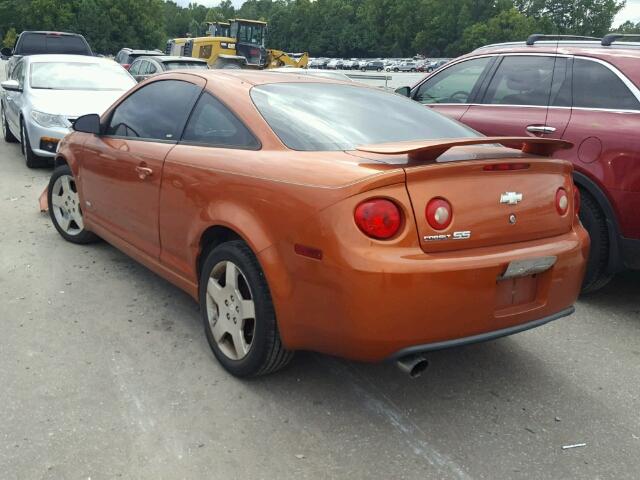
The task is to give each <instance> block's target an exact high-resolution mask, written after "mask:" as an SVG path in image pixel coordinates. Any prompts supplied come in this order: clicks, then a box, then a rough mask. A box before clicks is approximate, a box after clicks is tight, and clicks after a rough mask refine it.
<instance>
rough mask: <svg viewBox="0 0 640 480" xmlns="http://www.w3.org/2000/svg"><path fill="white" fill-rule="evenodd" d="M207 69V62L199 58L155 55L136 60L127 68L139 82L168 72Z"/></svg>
mask: <svg viewBox="0 0 640 480" xmlns="http://www.w3.org/2000/svg"><path fill="white" fill-rule="evenodd" d="M208 68H209V64H208V63H207V61H206V60H202V59H200V58H193V57H172V56H168V55H156V56H153V57H138V58H136V59H135V60H134V61H133V63H132V64H131V67H129V73H130V74H131V75H133V78H135V79H136V81H138V82H141V81H142V80H146V79H147V78H149V77H152V76H153V75H158V74H159V73H162V72H167V71H170V70H178V69H180V70H185V69H186V70H207V69H208Z"/></svg>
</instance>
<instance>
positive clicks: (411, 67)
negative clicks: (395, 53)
mask: <svg viewBox="0 0 640 480" xmlns="http://www.w3.org/2000/svg"><path fill="white" fill-rule="evenodd" d="M392 70H393V71H394V72H417V71H418V64H417V63H416V62H400V63H398V64H396V65H393V67H392Z"/></svg>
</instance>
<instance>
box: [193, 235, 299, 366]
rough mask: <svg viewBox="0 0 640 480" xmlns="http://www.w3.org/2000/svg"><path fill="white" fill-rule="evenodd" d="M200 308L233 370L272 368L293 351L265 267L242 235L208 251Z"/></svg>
mask: <svg viewBox="0 0 640 480" xmlns="http://www.w3.org/2000/svg"><path fill="white" fill-rule="evenodd" d="M200 310H201V312H202V321H203V323H204V329H205V334H206V336H207V340H208V342H209V346H210V347H211V349H212V350H213V354H214V355H215V356H216V358H217V359H218V361H219V362H220V363H221V364H222V366H223V367H224V368H225V369H226V370H227V371H228V372H229V373H231V374H232V375H236V376H238V377H251V376H257V375H264V374H267V373H272V372H275V371H276V370H279V369H281V368H282V367H284V366H285V365H286V364H287V363H289V361H290V360H291V358H292V357H293V352H291V351H288V350H286V349H285V348H284V346H283V345H282V341H281V339H280V333H279V331H278V325H277V321H276V315H275V311H274V308H273V302H272V300H271V294H270V292H269V286H268V285H267V281H266V279H265V276H264V273H263V272H262V269H261V268H260V264H259V263H258V260H257V259H256V257H255V255H254V254H253V252H252V251H251V249H250V248H249V247H248V246H247V244H246V243H244V242H243V241H241V240H234V241H231V242H227V243H223V244H221V245H220V246H218V247H216V248H214V249H213V250H212V251H211V252H210V253H209V254H208V255H207V257H206V259H205V260H204V263H203V266H202V273H201V275H200Z"/></svg>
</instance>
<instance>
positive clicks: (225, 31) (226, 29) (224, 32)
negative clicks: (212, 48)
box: [207, 22, 231, 37]
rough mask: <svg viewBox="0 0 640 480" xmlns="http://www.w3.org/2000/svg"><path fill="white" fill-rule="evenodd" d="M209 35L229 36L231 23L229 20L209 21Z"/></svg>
mask: <svg viewBox="0 0 640 480" xmlns="http://www.w3.org/2000/svg"><path fill="white" fill-rule="evenodd" d="M207 25H208V28H207V35H208V36H210V37H229V36H230V35H231V32H230V31H231V25H230V24H228V23H227V22H207Z"/></svg>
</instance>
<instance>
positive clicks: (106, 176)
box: [79, 77, 203, 258]
mask: <svg viewBox="0 0 640 480" xmlns="http://www.w3.org/2000/svg"><path fill="white" fill-rule="evenodd" d="M194 78H195V77H194ZM196 80H198V79H196ZM202 87H203V84H202V85H200V84H194V83H191V82H187V81H182V80H162V81H157V82H153V83H150V84H148V85H146V86H144V87H142V88H140V89H137V90H135V91H133V93H131V94H130V95H129V96H128V97H126V98H125V99H124V100H123V101H121V103H120V104H119V105H117V107H116V108H115V109H114V110H113V111H112V112H111V114H110V116H109V118H107V119H105V122H104V123H105V124H104V125H103V129H104V130H103V132H104V133H103V134H101V135H97V136H93V137H91V138H90V139H89V140H88V141H87V142H86V143H85V146H84V154H83V158H82V161H81V163H80V166H79V172H80V178H81V186H82V191H83V195H84V200H85V216H86V217H87V219H88V220H90V221H91V222H93V223H96V224H99V225H100V226H102V227H103V228H105V229H107V230H108V231H109V232H110V233H112V234H114V235H116V236H118V237H120V238H121V239H122V240H124V241H125V242H127V243H128V244H130V245H131V246H132V247H134V248H136V249H137V250H140V251H142V252H143V253H145V254H147V255H149V256H152V257H154V258H159V256H160V238H159V233H158V216H159V211H158V208H159V205H158V204H159V196H160V185H161V180H162V168H163V164H164V160H165V158H166V156H167V154H168V153H169V152H170V151H171V149H172V148H174V146H175V145H176V143H177V140H178V139H179V138H180V135H181V134H182V130H183V128H184V125H185V122H186V119H187V117H188V115H189V114H190V112H191V109H192V108H193V105H194V104H195V102H196V100H197V98H198V96H199V95H200V92H201V91H202Z"/></svg>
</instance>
